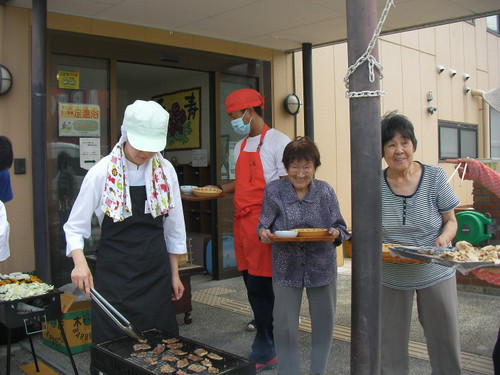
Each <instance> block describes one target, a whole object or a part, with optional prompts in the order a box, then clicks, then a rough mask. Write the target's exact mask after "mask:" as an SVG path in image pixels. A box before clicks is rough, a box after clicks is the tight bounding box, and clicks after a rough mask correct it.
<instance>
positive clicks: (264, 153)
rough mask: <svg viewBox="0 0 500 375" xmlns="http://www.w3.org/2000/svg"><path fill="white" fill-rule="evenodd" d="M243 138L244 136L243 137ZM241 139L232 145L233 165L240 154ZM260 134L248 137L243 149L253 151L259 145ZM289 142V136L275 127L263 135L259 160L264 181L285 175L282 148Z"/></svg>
mask: <svg viewBox="0 0 500 375" xmlns="http://www.w3.org/2000/svg"><path fill="white" fill-rule="evenodd" d="M243 139H244V138H243ZM243 139H241V140H239V141H238V143H236V146H235V147H234V160H235V165H236V161H238V156H239V155H240V147H241V143H242V142H243ZM259 141H260V134H259V135H256V136H255V137H248V140H247V144H246V145H245V148H244V149H243V150H244V151H247V152H255V151H257V146H258V145H259ZM288 143H290V138H288V136H287V135H285V134H283V133H282V132H280V131H278V130H276V129H269V130H268V131H267V133H266V136H265V137H264V141H263V142H262V146H261V147H260V160H261V162H262V168H263V169H264V178H265V180H266V182H270V181H274V180H277V179H278V178H280V177H281V176H286V175H287V173H286V170H285V166H284V165H283V150H284V149H285V147H286V145H287V144H288Z"/></svg>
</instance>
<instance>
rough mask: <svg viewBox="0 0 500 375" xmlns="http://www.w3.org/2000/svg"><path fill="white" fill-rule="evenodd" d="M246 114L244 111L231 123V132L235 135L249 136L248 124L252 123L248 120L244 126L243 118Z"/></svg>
mask: <svg viewBox="0 0 500 375" xmlns="http://www.w3.org/2000/svg"><path fill="white" fill-rule="evenodd" d="M246 113H247V111H246V110H245V112H244V113H243V116H241V117H240V118H237V119H235V120H232V121H231V125H232V126H233V130H234V131H235V132H236V133H238V134H241V135H248V134H250V122H252V119H250V122H249V123H248V124H245V123H244V122H243V117H245V114H246Z"/></svg>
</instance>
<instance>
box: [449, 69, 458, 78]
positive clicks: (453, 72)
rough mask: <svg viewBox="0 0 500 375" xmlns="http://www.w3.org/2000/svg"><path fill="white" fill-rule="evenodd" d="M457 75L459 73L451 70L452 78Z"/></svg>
mask: <svg viewBox="0 0 500 375" xmlns="http://www.w3.org/2000/svg"><path fill="white" fill-rule="evenodd" d="M456 75H457V71H456V70H455V69H450V77H452V78H453V77H455V76H456Z"/></svg>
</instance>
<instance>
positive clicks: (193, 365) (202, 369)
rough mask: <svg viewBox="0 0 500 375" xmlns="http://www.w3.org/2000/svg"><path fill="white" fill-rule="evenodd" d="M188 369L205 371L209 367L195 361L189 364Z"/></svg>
mask: <svg viewBox="0 0 500 375" xmlns="http://www.w3.org/2000/svg"><path fill="white" fill-rule="evenodd" d="M187 369H188V370H189V371H194V372H203V371H205V370H206V369H207V368H206V367H205V366H202V365H199V364H197V363H193V364H191V365H189V366H188V368H187Z"/></svg>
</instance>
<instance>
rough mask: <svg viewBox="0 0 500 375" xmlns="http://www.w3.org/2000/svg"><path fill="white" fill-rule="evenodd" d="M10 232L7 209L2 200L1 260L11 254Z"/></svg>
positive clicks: (0, 220) (0, 214)
mask: <svg viewBox="0 0 500 375" xmlns="http://www.w3.org/2000/svg"><path fill="white" fill-rule="evenodd" d="M9 234H10V225H9V222H8V221H7V211H6V210H5V205H4V204H3V202H2V201H0V262H3V261H4V260H5V259H7V258H8V257H9V256H10V247H9Z"/></svg>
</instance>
